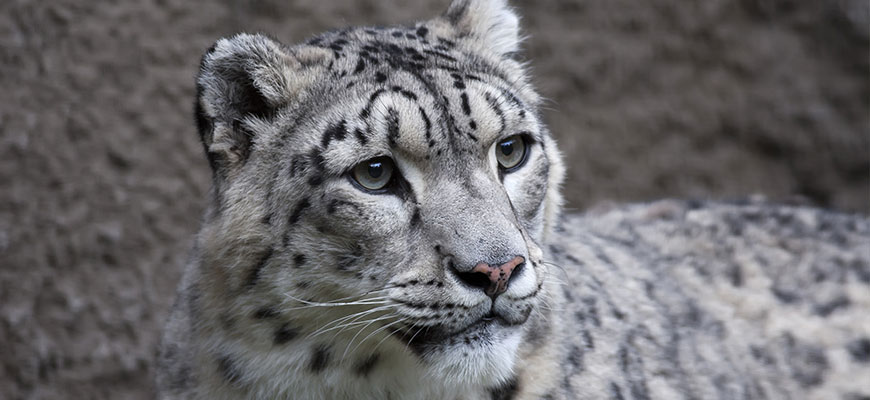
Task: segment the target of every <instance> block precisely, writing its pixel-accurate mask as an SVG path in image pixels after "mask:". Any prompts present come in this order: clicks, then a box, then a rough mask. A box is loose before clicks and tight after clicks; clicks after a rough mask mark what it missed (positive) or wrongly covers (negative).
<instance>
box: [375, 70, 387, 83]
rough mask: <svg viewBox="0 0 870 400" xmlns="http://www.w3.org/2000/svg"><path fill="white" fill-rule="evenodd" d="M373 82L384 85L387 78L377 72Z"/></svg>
mask: <svg viewBox="0 0 870 400" xmlns="http://www.w3.org/2000/svg"><path fill="white" fill-rule="evenodd" d="M375 80H376V81H378V83H384V82H386V81H387V76H386V75H385V74H384V73H383V72H378V73H376V74H375Z"/></svg>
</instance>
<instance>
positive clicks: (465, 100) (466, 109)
mask: <svg viewBox="0 0 870 400" xmlns="http://www.w3.org/2000/svg"><path fill="white" fill-rule="evenodd" d="M460 98H461V99H462V112H464V113H465V115H471V106H470V105H469V104H468V93H465V92H462V95H460Z"/></svg>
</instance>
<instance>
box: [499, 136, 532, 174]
mask: <svg viewBox="0 0 870 400" xmlns="http://www.w3.org/2000/svg"><path fill="white" fill-rule="evenodd" d="M495 159H496V160H498V165H499V167H501V168H502V169H503V170H506V171H508V172H509V171H511V170H513V169H516V168H518V167H519V166H520V165H521V164H522V163H523V160H525V159H526V141H525V140H523V137H522V136H520V135H513V136H511V137H509V138H507V139H505V140H502V141H501V142H498V144H497V145H496V146H495Z"/></svg>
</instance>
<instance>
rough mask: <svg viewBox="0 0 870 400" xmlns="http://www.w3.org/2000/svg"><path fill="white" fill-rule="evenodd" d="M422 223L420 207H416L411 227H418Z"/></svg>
mask: <svg viewBox="0 0 870 400" xmlns="http://www.w3.org/2000/svg"><path fill="white" fill-rule="evenodd" d="M419 223H420V207H414V214H413V215H411V226H417V225H418V224H419Z"/></svg>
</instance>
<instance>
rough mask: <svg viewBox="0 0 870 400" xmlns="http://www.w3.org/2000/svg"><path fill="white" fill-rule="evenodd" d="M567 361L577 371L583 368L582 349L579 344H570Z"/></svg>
mask: <svg viewBox="0 0 870 400" xmlns="http://www.w3.org/2000/svg"><path fill="white" fill-rule="evenodd" d="M568 363H569V364H571V366H572V367H574V369H575V370H577V371H581V370H583V350H581V349H580V347H579V346H576V345H574V346H571V350H570V351H569V352H568Z"/></svg>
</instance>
